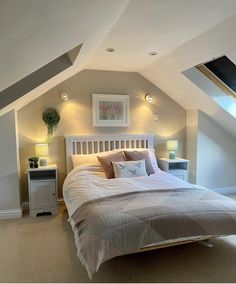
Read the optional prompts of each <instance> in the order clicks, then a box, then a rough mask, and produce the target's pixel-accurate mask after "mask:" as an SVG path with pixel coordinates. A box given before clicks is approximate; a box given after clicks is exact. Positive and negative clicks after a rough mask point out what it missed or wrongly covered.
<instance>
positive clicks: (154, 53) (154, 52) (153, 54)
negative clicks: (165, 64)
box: [149, 51, 157, 56]
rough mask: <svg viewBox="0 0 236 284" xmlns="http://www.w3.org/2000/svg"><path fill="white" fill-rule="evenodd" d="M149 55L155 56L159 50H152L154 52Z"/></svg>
mask: <svg viewBox="0 0 236 284" xmlns="http://www.w3.org/2000/svg"><path fill="white" fill-rule="evenodd" d="M149 55H151V56H155V55H157V52H156V51H152V52H150V53H149Z"/></svg>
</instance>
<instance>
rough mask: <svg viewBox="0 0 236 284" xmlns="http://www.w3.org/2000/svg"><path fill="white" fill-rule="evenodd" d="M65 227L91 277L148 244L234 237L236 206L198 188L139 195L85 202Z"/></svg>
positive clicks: (226, 199)
mask: <svg viewBox="0 0 236 284" xmlns="http://www.w3.org/2000/svg"><path fill="white" fill-rule="evenodd" d="M70 222H71V224H72V227H73V230H74V234H75V240H76V246H77V249H78V256H79V258H80V260H81V261H82V263H83V264H84V265H85V267H86V269H87V271H88V275H89V276H90V278H91V276H92V274H93V273H94V272H96V271H97V270H98V268H99V266H100V265H101V263H103V262H104V261H106V260H108V259H111V258H113V257H116V256H119V255H124V254H127V253H131V252H133V251H136V250H137V249H139V248H141V247H144V246H147V245H149V244H154V243H159V242H163V241H168V240H175V239H178V238H185V237H186V238H188V237H196V236H206V235H214V236H219V235H232V234H236V202H235V201H234V200H231V199H230V198H227V197H224V196H221V195H219V194H216V193H214V192H212V191H210V190H206V189H202V188H189V189H188V188H182V189H169V190H167V189H165V190H160V189H158V190H141V191H135V192H127V193H123V194H117V195H112V196H107V197H101V198H97V199H93V200H90V201H88V202H85V203H84V204H83V205H81V206H80V207H79V208H78V209H77V210H76V211H75V212H74V214H73V215H72V216H71V218H70Z"/></svg>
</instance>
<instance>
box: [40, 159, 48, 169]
mask: <svg viewBox="0 0 236 284" xmlns="http://www.w3.org/2000/svg"><path fill="white" fill-rule="evenodd" d="M47 164H48V163H47V159H46V158H44V157H41V158H40V160H39V165H40V167H45V166H47Z"/></svg>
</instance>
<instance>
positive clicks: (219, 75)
mask: <svg viewBox="0 0 236 284" xmlns="http://www.w3.org/2000/svg"><path fill="white" fill-rule="evenodd" d="M196 68H197V69H198V70H199V71H200V72H202V73H203V74H204V75H205V76H206V77H207V78H208V79H210V80H211V81H212V82H213V83H214V84H215V85H216V86H217V87H219V88H220V89H221V90H222V91H223V92H224V93H225V94H227V95H229V96H231V97H233V98H234V99H236V65H235V64H234V63H233V62H232V61H231V60H230V59H229V58H228V57H227V56H225V55H224V56H221V57H219V58H216V59H213V60H211V61H209V62H207V63H203V64H200V65H197V66H196Z"/></svg>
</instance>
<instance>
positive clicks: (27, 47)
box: [0, 0, 129, 114]
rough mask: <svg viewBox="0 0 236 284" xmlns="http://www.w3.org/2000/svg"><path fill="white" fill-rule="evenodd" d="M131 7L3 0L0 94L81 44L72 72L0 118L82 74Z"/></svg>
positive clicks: (100, 1)
mask: <svg viewBox="0 0 236 284" xmlns="http://www.w3.org/2000/svg"><path fill="white" fill-rule="evenodd" d="M128 2H129V1H128V0H119V1H117V0H92V1H90V0H89V1H88V0H39V1H34V0H0V91H2V90H4V89H5V88H7V87H9V86H10V85H12V84H14V83H16V82H17V81H19V80H21V79H22V78H24V77H26V76H28V75H29V74H31V73H32V72H34V71H36V70H37V69H39V68H41V67H42V66H44V65H46V64H48V63H49V62H51V61H52V60H54V59H55V58H57V57H59V56H60V55H62V54H64V53H66V52H68V51H69V50H71V49H72V48H74V47H75V46H78V45H79V44H81V43H83V48H82V49H81V52H80V54H79V57H78V59H77V61H76V62H75V63H74V65H73V66H72V67H71V68H69V69H67V70H66V71H64V72H63V73H61V74H59V75H58V76H55V77H54V78H53V79H51V80H49V81H48V82H47V83H45V84H43V85H41V86H40V87H38V88H37V89H35V90H34V91H32V92H30V93H28V94H26V96H24V97H23V98H21V99H19V100H18V101H17V102H15V103H13V104H11V105H9V106H8V107H7V108H5V109H3V110H1V111H0V114H1V113H3V112H5V111H8V110H9V109H11V108H13V107H16V108H20V107H22V106H23V105H25V104H26V103H28V102H29V101H31V100H32V99H35V98H36V97H37V96H39V95H41V94H43V93H44V92H46V91H47V90H49V89H50V88H52V87H53V86H55V85H57V84H59V83H60V82H62V81H63V80H66V79H67V78H69V77H71V76H73V75H74V74H75V73H77V72H79V71H80V70H82V69H84V68H85V66H86V63H87V61H88V60H89V59H90V57H91V56H92V55H93V53H94V51H95V50H96V48H97V47H98V46H99V45H100V43H101V42H102V41H103V39H104V38H105V36H106V34H107V33H108V32H109V30H110V27H111V26H113V24H114V23H115V22H116V21H117V20H118V18H119V17H120V15H121V13H122V12H123V10H124V9H125V7H126V5H127V4H128ZM0 99H1V98H0Z"/></svg>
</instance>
